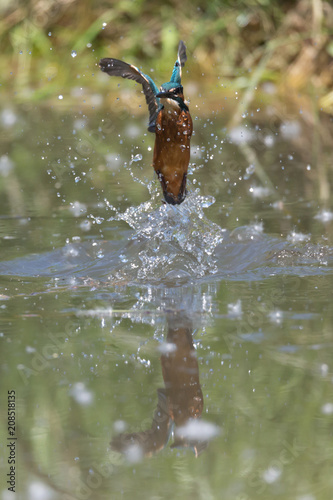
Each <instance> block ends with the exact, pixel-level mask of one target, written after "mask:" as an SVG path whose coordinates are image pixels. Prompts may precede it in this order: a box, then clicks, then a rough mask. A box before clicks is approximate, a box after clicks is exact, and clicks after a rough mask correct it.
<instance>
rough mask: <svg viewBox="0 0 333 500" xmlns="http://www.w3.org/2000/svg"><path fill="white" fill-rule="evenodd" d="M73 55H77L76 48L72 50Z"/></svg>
mask: <svg viewBox="0 0 333 500" xmlns="http://www.w3.org/2000/svg"><path fill="white" fill-rule="evenodd" d="M71 56H72V57H73V58H74V57H76V56H77V52H76V50H72V52H71Z"/></svg>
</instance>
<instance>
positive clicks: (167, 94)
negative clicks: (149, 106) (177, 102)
mask: <svg viewBox="0 0 333 500" xmlns="http://www.w3.org/2000/svg"><path fill="white" fill-rule="evenodd" d="M156 97H159V98H162V99H168V98H169V99H174V98H175V97H176V96H175V94H173V93H172V92H159V93H158V94H156Z"/></svg>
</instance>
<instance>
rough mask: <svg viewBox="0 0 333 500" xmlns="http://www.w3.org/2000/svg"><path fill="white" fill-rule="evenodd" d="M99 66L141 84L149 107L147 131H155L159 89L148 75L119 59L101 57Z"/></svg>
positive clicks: (109, 73)
mask: <svg viewBox="0 0 333 500" xmlns="http://www.w3.org/2000/svg"><path fill="white" fill-rule="evenodd" d="M99 67H100V68H101V70H102V71H104V73H107V74H108V75H110V76H121V77H122V78H127V79H129V80H134V81H136V82H137V83H140V84H141V85H142V89H143V92H144V94H145V97H146V103H147V105H148V109H149V125H148V130H149V132H155V126H156V117H157V114H158V111H159V109H160V100H159V98H158V97H156V94H157V93H158V92H159V90H158V88H157V86H156V85H155V83H154V81H153V80H152V79H151V78H150V76H148V75H145V74H144V73H141V71H140V70H139V69H138V68H136V67H135V66H132V65H131V64H127V63H125V62H124V61H120V60H119V59H109V58H106V59H101V60H100V62H99Z"/></svg>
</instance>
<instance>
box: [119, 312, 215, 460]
mask: <svg viewBox="0 0 333 500" xmlns="http://www.w3.org/2000/svg"><path fill="white" fill-rule="evenodd" d="M167 322H168V334H167V342H166V343H165V344H163V345H162V346H161V351H162V355H161V365H162V373H163V380H164V384H165V388H163V389H158V390H157V394H158V402H157V407H156V410H155V412H154V416H153V421H152V425H151V428H150V429H147V430H144V431H142V432H134V433H130V434H127V433H122V434H120V435H118V436H116V437H115V438H114V439H113V440H112V442H111V447H112V448H113V449H115V450H117V451H121V452H123V453H125V455H127V457H128V458H129V459H130V460H131V459H132V460H133V459H138V458H140V457H141V456H149V455H151V454H152V453H154V452H157V451H159V450H161V449H162V448H164V446H165V445H166V444H167V442H168V440H169V437H170V433H171V431H172V427H173V426H174V427H175V428H174V434H175V440H174V444H173V445H172V447H184V448H187V447H191V448H192V449H193V450H194V453H195V455H196V456H198V455H199V453H201V452H202V451H203V450H204V449H205V447H206V445H207V439H206V437H205V436H204V433H203V432H202V427H201V426H200V425H198V426H196V427H193V426H191V419H197V418H199V417H200V416H201V414H202V410H203V396H202V391H201V387H200V381H199V367H198V360H197V357H196V353H195V348H194V345H193V338H192V331H193V328H192V322H191V320H190V319H189V318H188V317H187V316H186V315H185V314H184V313H183V312H180V311H178V312H177V313H176V314H173V313H169V314H168V315H167ZM186 424H189V427H186Z"/></svg>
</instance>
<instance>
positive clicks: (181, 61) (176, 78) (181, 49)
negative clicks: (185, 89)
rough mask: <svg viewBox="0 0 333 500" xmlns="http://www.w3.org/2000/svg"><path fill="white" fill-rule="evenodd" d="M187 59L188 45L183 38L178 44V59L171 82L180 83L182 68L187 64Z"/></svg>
mask: <svg viewBox="0 0 333 500" xmlns="http://www.w3.org/2000/svg"><path fill="white" fill-rule="evenodd" d="M186 61H187V55H186V45H185V43H184V42H183V41H182V40H180V42H179V45H178V57H177V61H176V62H175V65H174V67H173V71H172V75H171V79H170V81H171V82H175V83H177V84H179V85H180V83H181V78H182V68H183V67H184V66H185V63H186Z"/></svg>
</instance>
